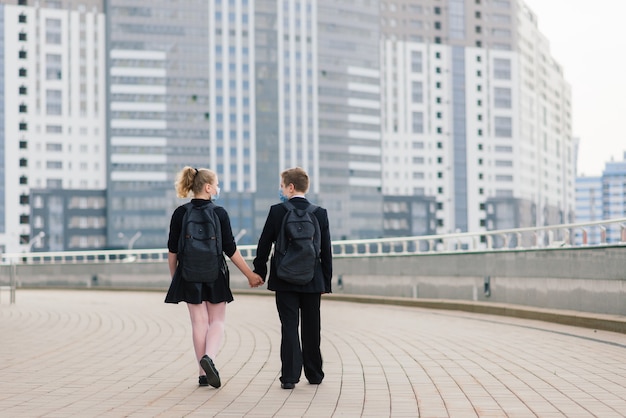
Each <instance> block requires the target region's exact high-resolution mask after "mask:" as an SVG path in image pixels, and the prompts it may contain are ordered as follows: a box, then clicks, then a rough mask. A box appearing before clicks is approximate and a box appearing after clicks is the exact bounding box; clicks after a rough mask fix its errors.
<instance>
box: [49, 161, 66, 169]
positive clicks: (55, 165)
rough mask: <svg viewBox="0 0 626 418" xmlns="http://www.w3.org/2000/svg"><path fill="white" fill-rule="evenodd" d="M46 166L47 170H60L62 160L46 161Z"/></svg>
mask: <svg viewBox="0 0 626 418" xmlns="http://www.w3.org/2000/svg"><path fill="white" fill-rule="evenodd" d="M46 168H47V169H49V170H62V169H63V162H62V161H46Z"/></svg>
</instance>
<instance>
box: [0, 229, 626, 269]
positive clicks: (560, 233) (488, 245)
mask: <svg viewBox="0 0 626 418" xmlns="http://www.w3.org/2000/svg"><path fill="white" fill-rule="evenodd" d="M607 231H608V232H611V233H612V234H609V233H607ZM590 232H591V233H592V234H590ZM577 234H578V237H579V241H580V242H575V238H576V236H577ZM590 235H597V236H598V237H599V239H598V242H589V236H590ZM609 236H614V237H617V238H615V239H614V240H612V241H611V240H608V241H607V237H609ZM332 244H333V257H357V256H358V257H362V256H371V257H376V256H383V255H385V256H389V255H408V254H433V253H457V252H472V251H474V252H475V251H480V252H484V251H502V250H532V249H546V248H548V249H549V248H562V247H591V246H604V245H609V244H610V245H625V246H626V218H619V219H611V220H603V221H595V222H585V223H574V224H561V225H552V226H542V227H530V228H517V229H502V230H497V231H481V232H463V233H455V234H441V235H423V236H414V237H395V238H376V239H361V240H344V241H333V243H332ZM238 248H239V251H240V252H241V254H242V255H243V257H244V258H245V259H246V260H252V259H253V258H254V256H255V255H256V245H240V246H238ZM167 254H168V251H167V249H165V248H164V249H128V250H89V251H58V252H29V253H8V254H2V260H1V261H2V264H3V265H16V264H84V263H130V262H135V263H151V262H166V261H167Z"/></svg>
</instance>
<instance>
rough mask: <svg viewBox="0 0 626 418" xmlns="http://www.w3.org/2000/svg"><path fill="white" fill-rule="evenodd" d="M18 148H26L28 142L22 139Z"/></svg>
mask: <svg viewBox="0 0 626 418" xmlns="http://www.w3.org/2000/svg"><path fill="white" fill-rule="evenodd" d="M20 149H28V142H26V141H24V140H22V141H20Z"/></svg>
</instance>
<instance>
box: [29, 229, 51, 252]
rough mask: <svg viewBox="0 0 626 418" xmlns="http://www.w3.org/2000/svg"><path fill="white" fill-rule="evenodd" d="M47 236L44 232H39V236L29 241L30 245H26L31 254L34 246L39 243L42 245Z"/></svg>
mask: <svg viewBox="0 0 626 418" xmlns="http://www.w3.org/2000/svg"><path fill="white" fill-rule="evenodd" d="M45 236H46V233H45V232H44V231H41V232H39V233H38V234H37V235H35V236H34V237H33V238H32V239H31V240H30V241H28V244H26V245H27V246H28V252H31V251H32V249H33V246H34V245H35V244H37V243H41V240H42V239H43V238H44V237H45Z"/></svg>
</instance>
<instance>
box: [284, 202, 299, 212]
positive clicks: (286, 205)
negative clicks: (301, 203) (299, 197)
mask: <svg viewBox="0 0 626 418" xmlns="http://www.w3.org/2000/svg"><path fill="white" fill-rule="evenodd" d="M283 207H284V208H285V209H287V212H289V211H290V210H294V209H295V208H296V207H295V206H294V205H293V203H291V202H290V201H288V200H287V201H285V202H283Z"/></svg>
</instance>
